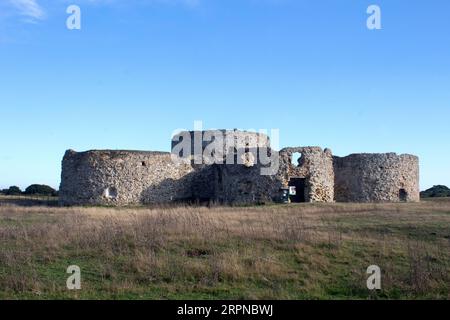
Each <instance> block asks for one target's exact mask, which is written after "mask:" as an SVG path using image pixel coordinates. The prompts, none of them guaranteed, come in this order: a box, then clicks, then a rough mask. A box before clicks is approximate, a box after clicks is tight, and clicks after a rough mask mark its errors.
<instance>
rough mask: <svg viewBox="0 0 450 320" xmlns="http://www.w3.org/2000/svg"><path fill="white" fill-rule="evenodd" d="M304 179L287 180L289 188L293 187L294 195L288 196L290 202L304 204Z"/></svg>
mask: <svg viewBox="0 0 450 320" xmlns="http://www.w3.org/2000/svg"><path fill="white" fill-rule="evenodd" d="M305 185H306V179H305V178H291V179H290V180H289V187H295V195H290V196H289V198H290V199H291V202H296V203H298V202H306V199H305Z"/></svg>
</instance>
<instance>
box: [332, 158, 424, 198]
mask: <svg viewBox="0 0 450 320" xmlns="http://www.w3.org/2000/svg"><path fill="white" fill-rule="evenodd" d="M334 175H335V182H334V185H335V198H336V201H340V202H398V201H412V202H414V201H420V196H419V159H418V158H417V157H416V156H413V155H408V154H403V155H397V154H395V153H385V154H367V153H364V154H352V155H349V156H347V157H342V158H341V157H334Z"/></svg>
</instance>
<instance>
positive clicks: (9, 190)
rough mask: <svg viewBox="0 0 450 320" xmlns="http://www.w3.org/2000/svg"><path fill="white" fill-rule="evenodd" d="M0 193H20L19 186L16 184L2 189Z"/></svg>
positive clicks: (13, 194) (8, 194)
mask: <svg viewBox="0 0 450 320" xmlns="http://www.w3.org/2000/svg"><path fill="white" fill-rule="evenodd" d="M1 193H3V194H5V195H7V196H16V195H20V194H22V190H20V188H19V187H17V186H11V187H9V188H8V189H4V190H2V191H1Z"/></svg>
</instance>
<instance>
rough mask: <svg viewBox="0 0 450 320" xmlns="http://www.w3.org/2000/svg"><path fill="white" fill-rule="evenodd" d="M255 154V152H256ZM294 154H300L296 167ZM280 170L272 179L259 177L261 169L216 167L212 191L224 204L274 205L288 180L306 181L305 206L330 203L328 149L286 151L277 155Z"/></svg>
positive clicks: (331, 181)
mask: <svg viewBox="0 0 450 320" xmlns="http://www.w3.org/2000/svg"><path fill="white" fill-rule="evenodd" d="M255 152H256V151H255ZM294 153H301V158H300V159H299V164H298V165H293V164H292V156H293V154H294ZM279 163H280V166H279V169H278V172H277V173H276V174H275V175H272V176H264V175H261V174H260V172H261V167H262V165H261V164H260V163H259V162H257V163H256V164H255V165H254V166H245V165H219V166H217V169H216V170H217V178H216V179H217V181H218V184H217V185H216V187H215V190H216V192H217V199H218V201H220V202H226V203H267V202H272V201H276V200H277V198H278V197H279V196H280V189H281V188H286V187H288V186H289V185H290V179H291V178H305V181H306V185H305V191H304V192H305V201H306V202H333V199H334V173H333V157H332V154H331V151H330V150H329V149H325V151H324V150H322V149H321V148H319V147H297V148H285V149H282V150H281V151H280V152H279ZM299 191H300V190H299Z"/></svg>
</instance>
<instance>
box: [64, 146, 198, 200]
mask: <svg viewBox="0 0 450 320" xmlns="http://www.w3.org/2000/svg"><path fill="white" fill-rule="evenodd" d="M193 172H194V168H193V167H192V166H191V165H190V164H174V163H173V162H172V161H171V158H170V153H164V152H141V151H108V150H106V151H96V150H94V151H87V152H80V153H78V152H75V151H73V150H68V151H67V152H66V154H65V155H64V159H63V165H62V177H61V186H60V202H61V204H62V205H86V204H88V205H117V206H122V205H133V204H141V203H142V204H146V203H159V202H170V201H177V200H183V199H185V198H189V197H191V195H192V190H191V188H190V187H191V181H192V178H193Z"/></svg>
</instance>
